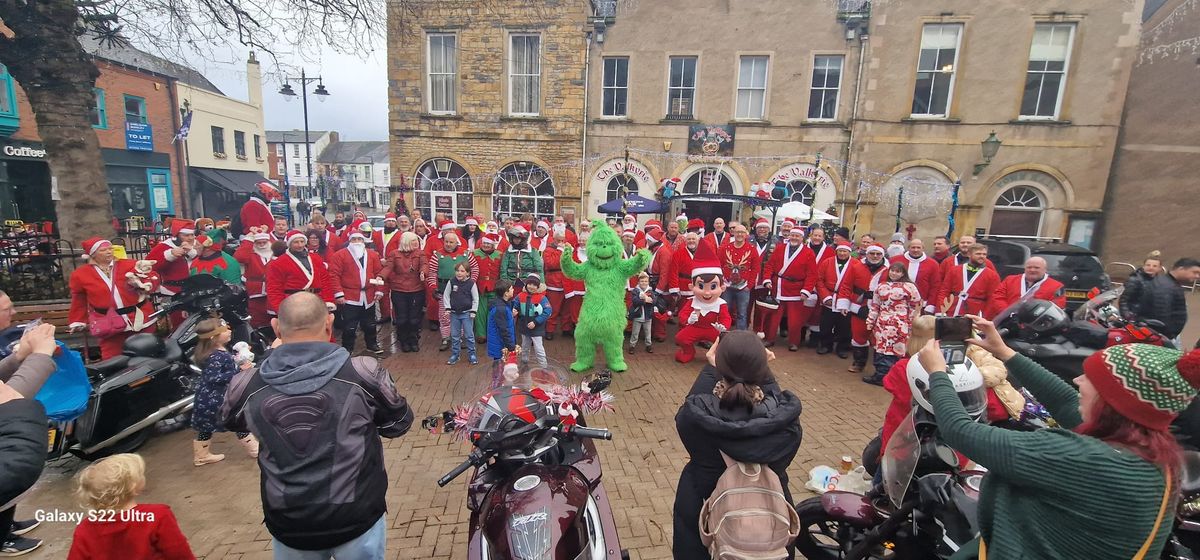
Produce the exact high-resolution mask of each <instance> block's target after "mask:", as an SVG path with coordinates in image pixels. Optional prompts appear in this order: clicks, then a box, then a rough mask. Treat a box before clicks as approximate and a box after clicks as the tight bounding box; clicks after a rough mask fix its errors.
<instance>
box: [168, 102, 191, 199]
mask: <svg viewBox="0 0 1200 560" xmlns="http://www.w3.org/2000/svg"><path fill="white" fill-rule="evenodd" d="M178 87H179V80H176V79H175V78H167V92H168V94H169V95H170V97H171V122H172V123H173V124H174V126H175V130H179V127H180V126H183V121H182V120H180V119H181V118H182V117H181V116H180V114H179V109H180V107H179V90H178V89H177V88H178ZM172 136H173V135H172ZM186 142H187V140H183V141H182V142H175V143H174V145H175V161H176V163H177V165H178V166H179V205H178V207H177V208H176V211H175V215H176V216H180V217H184V216H188V215H190V214H189V212H190V211H191V204H190V201H189V200H188V196H189V195H190V194H191V193H189V192H188V190H189V189H188V180H187V170H188V167H189V166H190V165H191V164H190V162H188V158H187V151H185V150H184V149H183V145H184V143H186Z"/></svg>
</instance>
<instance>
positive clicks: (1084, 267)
mask: <svg viewBox="0 0 1200 560" xmlns="http://www.w3.org/2000/svg"><path fill="white" fill-rule="evenodd" d="M979 242H980V243H983V244H984V245H987V247H988V259H990V260H991V261H992V264H995V265H996V272H999V273H1000V277H1001V278H1007V277H1008V276H1010V275H1013V274H1023V273H1024V272H1025V261H1027V260H1029V257H1042V258H1043V259H1046V272H1048V273H1049V274H1050V277H1052V278H1054V279H1055V280H1058V281H1059V282H1062V283H1063V287H1064V288H1065V290H1066V295H1067V312H1068V313H1073V312H1074V311H1075V308H1077V307H1079V306H1080V305H1082V304H1083V303H1084V302H1086V301H1087V300H1088V296H1087V294H1088V291H1089V290H1091V289H1092V288H1100V289H1101V290H1107V289H1108V288H1109V286H1111V284H1112V281H1111V279H1109V277H1108V274H1106V273H1105V272H1104V265H1103V264H1101V262H1100V259H1099V258H1098V257H1097V256H1096V253H1093V252H1091V251H1089V250H1087V249H1084V248H1083V247H1078V246H1075V245H1068V244H1066V243H1051V242H1044V241H1035V240H1026V239H987V238H985V239H981V240H980V241H979Z"/></svg>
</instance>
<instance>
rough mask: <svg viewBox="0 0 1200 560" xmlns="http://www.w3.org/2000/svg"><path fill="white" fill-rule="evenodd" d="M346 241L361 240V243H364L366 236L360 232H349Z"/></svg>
mask: <svg viewBox="0 0 1200 560" xmlns="http://www.w3.org/2000/svg"><path fill="white" fill-rule="evenodd" d="M348 239H362V240H363V241H366V240H367V236H365V235H363V232H361V231H352V232H350V237H349V238H348Z"/></svg>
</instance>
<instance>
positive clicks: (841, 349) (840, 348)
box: [834, 342, 850, 360]
mask: <svg viewBox="0 0 1200 560" xmlns="http://www.w3.org/2000/svg"><path fill="white" fill-rule="evenodd" d="M846 346H848V345H847V344H846V343H845V342H842V343H840V344H838V343H835V344H834V347H835V348H837V357H839V358H841V359H843V360H845V359H846V357H847V356H849V355H850V354H849V353H847V351H846Z"/></svg>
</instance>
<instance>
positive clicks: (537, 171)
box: [492, 161, 554, 220]
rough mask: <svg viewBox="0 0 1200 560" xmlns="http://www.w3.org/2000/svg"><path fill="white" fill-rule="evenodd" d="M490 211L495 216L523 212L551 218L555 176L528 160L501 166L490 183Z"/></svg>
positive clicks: (501, 217) (537, 216) (516, 214)
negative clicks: (493, 180)
mask: <svg viewBox="0 0 1200 560" xmlns="http://www.w3.org/2000/svg"><path fill="white" fill-rule="evenodd" d="M492 213H493V214H494V215H495V216H496V219H498V220H499V219H503V217H504V216H516V217H520V216H523V215H525V214H530V215H532V216H533V217H534V219H537V218H546V219H551V220H552V219H554V179H552V178H551V177H550V174H549V173H547V172H546V170H545V169H542V168H541V167H539V166H538V165H536V164H534V163H530V162H527V161H518V162H516V163H510V164H508V165H506V166H504V168H503V169H501V170H500V173H498V174H497V175H496V180H495V182H494V183H493V185H492Z"/></svg>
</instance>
